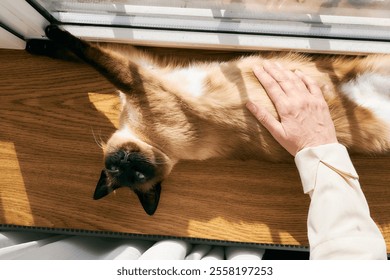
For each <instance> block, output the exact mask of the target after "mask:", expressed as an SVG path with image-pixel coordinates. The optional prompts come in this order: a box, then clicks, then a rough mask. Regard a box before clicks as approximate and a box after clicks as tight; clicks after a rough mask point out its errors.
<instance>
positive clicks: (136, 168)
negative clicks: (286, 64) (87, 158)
mask: <svg viewBox="0 0 390 280" xmlns="http://www.w3.org/2000/svg"><path fill="white" fill-rule="evenodd" d="M104 164H105V168H104V169H103V170H102V172H101V174H100V178H99V181H98V183H97V186H96V189H95V193H94V196H93V197H94V199H100V198H102V197H105V196H106V195H108V194H109V193H111V192H112V191H114V190H115V189H117V188H120V187H129V188H130V189H132V190H133V191H134V192H135V193H136V194H137V196H138V198H139V200H140V202H141V204H142V207H143V208H144V210H145V212H146V213H147V214H149V215H153V214H154V212H155V211H156V209H157V206H158V203H159V199H160V193H161V182H162V181H163V180H164V178H165V177H166V176H167V175H168V174H169V173H170V171H171V170H172V167H173V162H172V161H171V160H170V159H169V157H168V156H167V155H166V154H164V153H163V152H162V151H160V150H159V149H157V148H155V147H153V146H151V145H149V144H147V143H145V142H144V141H142V140H140V139H139V138H138V137H136V136H135V135H134V134H133V133H131V132H130V131H129V130H128V129H121V130H118V131H116V132H115V133H114V134H113V135H112V136H111V138H110V139H109V140H108V142H107V144H106V145H105V146H104Z"/></svg>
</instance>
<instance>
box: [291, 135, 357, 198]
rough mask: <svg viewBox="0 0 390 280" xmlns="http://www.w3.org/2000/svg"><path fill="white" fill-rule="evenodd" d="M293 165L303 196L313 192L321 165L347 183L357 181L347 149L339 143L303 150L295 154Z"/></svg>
mask: <svg viewBox="0 0 390 280" xmlns="http://www.w3.org/2000/svg"><path fill="white" fill-rule="evenodd" d="M295 164H296V166H297V168H298V172H299V175H300V177H301V181H302V186H303V192H304V193H305V194H311V193H312V192H313V190H314V188H315V186H316V179H317V175H318V174H317V172H318V168H319V166H320V165H321V164H323V165H325V166H327V167H328V168H329V169H331V170H333V171H334V172H336V173H338V174H339V175H340V176H342V177H343V178H344V179H346V180H347V181H349V180H350V179H354V180H357V179H359V176H358V174H357V173H356V170H355V168H354V166H353V164H352V162H351V159H350V157H349V154H348V151H347V149H346V148H345V147H344V146H343V145H341V144H339V143H333V144H325V145H321V146H317V147H310V148H304V149H302V150H301V151H299V152H298V153H297V154H296V156H295Z"/></svg>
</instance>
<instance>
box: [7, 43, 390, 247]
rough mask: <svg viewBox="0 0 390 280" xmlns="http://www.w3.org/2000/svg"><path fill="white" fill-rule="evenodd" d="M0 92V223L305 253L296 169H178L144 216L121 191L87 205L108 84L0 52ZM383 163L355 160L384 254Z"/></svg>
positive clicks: (111, 116) (108, 124) (111, 109)
mask: <svg viewBox="0 0 390 280" xmlns="http://www.w3.org/2000/svg"><path fill="white" fill-rule="evenodd" d="M161 52H169V50H162V51H161ZM186 52H188V51H185V50H181V51H180V53H179V55H183V56H186V55H188V53H186ZM199 53H200V54H201V55H200V57H204V56H206V55H207V54H206V52H199ZM214 55H217V56H221V57H224V58H226V57H230V56H232V55H233V54H226V53H223V54H218V53H217V54H214ZM234 55H237V54H234ZM0 89H1V91H0V100H1V102H0V119H1V125H0V170H1V174H2V179H1V180H0V224H2V225H20V226H32V227H45V228H62V229H82V230H88V231H103V232H104V231H110V232H123V233H136V234H146V235H162V236H178V237H190V238H202V239H212V240H224V241H236V242H250V243H263V244H283V245H297V246H307V236H306V218H307V210H308V206H309V202H310V201H309V197H308V196H306V195H304V194H303V192H302V187H301V183H300V179H299V176H298V173H297V171H296V168H295V166H294V164H293V163H291V164H270V163H268V162H254V161H253V162H239V161H223V160H209V161H204V162H182V163H180V164H179V165H177V166H176V167H175V169H174V171H173V172H172V174H171V175H170V176H169V178H168V179H167V180H166V181H164V183H163V192H162V197H161V202H160V205H159V208H158V210H157V212H156V214H155V215H154V216H152V217H149V216H147V215H146V214H145V213H144V211H143V210H142V208H141V206H140V205H139V202H138V200H137V199H136V197H135V195H134V194H133V193H132V192H130V191H129V190H127V189H119V190H117V191H116V193H114V194H112V195H109V196H107V197H106V198H104V199H101V200H98V201H94V200H93V199H92V194H93V191H94V188H95V186H96V182H97V179H98V177H99V174H100V170H101V168H102V166H103V163H102V152H101V150H100V148H99V147H98V145H97V144H96V143H95V140H94V134H95V137H97V138H100V137H101V138H102V139H103V140H107V139H108V137H109V136H110V134H111V133H112V132H114V130H115V126H116V122H117V110H118V100H117V97H116V95H115V94H113V93H114V92H115V89H114V88H113V87H112V86H111V85H110V84H109V83H108V82H107V81H106V80H105V79H104V78H102V77H101V76H99V74H98V73H97V72H95V71H94V70H92V69H91V68H90V67H88V66H87V65H84V64H80V63H75V62H64V61H59V60H54V59H50V58H46V57H36V56H31V55H29V54H27V53H26V52H24V51H11V50H0ZM389 159H390V158H389V157H377V158H364V157H353V162H354V164H355V167H356V169H357V171H358V173H359V175H360V178H361V184H362V187H363V190H364V192H365V194H366V197H367V200H368V202H369V205H370V210H371V214H372V217H373V219H374V220H375V222H376V223H377V224H378V225H379V227H380V229H381V231H382V233H383V234H384V236H385V239H386V242H387V248H388V251H390V215H389V213H390V188H389V183H390V175H389V173H388V170H389V169H390V160H389ZM324 211H326V209H324Z"/></svg>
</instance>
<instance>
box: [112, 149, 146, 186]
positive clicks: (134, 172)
mask: <svg viewBox="0 0 390 280" xmlns="http://www.w3.org/2000/svg"><path fill="white" fill-rule="evenodd" d="M105 166H106V172H107V173H109V174H110V175H111V176H112V177H113V178H115V179H116V182H117V183H118V184H120V185H122V186H128V187H135V186H136V185H138V184H140V183H143V182H145V181H146V180H147V179H148V178H149V179H150V178H151V177H153V175H154V167H153V165H151V164H149V163H147V162H146V161H145V158H144V157H143V156H142V155H141V154H140V153H138V152H127V151H123V150H119V151H117V152H115V153H113V154H110V155H108V156H107V157H106V161H105Z"/></svg>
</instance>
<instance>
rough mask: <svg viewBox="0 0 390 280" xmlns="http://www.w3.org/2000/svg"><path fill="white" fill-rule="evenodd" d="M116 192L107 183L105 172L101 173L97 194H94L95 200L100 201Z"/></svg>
mask: <svg viewBox="0 0 390 280" xmlns="http://www.w3.org/2000/svg"><path fill="white" fill-rule="evenodd" d="M113 190H114V188H113V187H111V186H109V185H108V183H107V175H106V172H105V171H104V170H102V173H100V178H99V181H98V182H97V185H96V189H95V193H94V194H93V199H100V198H102V197H105V196H106V195H108V194H109V193H110V192H112V191H113Z"/></svg>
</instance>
